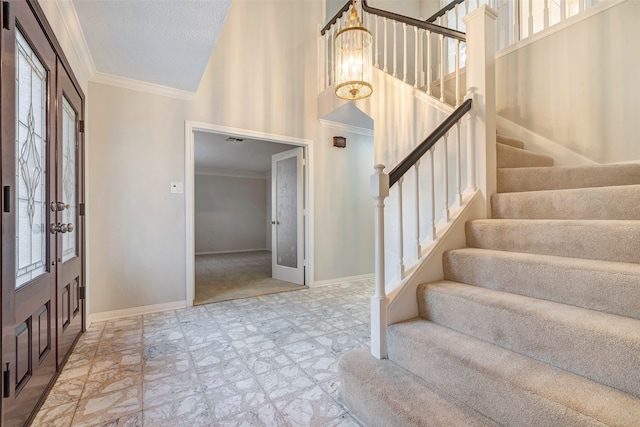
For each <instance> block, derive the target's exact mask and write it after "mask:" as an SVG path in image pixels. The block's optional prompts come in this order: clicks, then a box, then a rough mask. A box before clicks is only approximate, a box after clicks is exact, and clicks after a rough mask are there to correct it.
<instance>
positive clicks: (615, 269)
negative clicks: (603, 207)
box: [448, 248, 640, 286]
mask: <svg viewBox="0 0 640 427" xmlns="http://www.w3.org/2000/svg"><path fill="white" fill-rule="evenodd" d="M448 252H449V253H461V254H473V255H474V256H485V257H491V258H494V259H509V260H513V261H517V262H522V263H531V264H546V265H556V266H559V267H564V268H571V269H579V270H589V271H606V272H609V273H615V274H621V275H631V276H638V277H640V264H635V263H630V262H618V261H598V262H597V263H594V262H593V260H590V259H584V258H571V257H563V256H555V255H543V254H529V253H524V252H511V251H500V250H495V249H483V248H460V249H453V250H451V251H448ZM638 285H639V286H640V283H639V284H638Z"/></svg>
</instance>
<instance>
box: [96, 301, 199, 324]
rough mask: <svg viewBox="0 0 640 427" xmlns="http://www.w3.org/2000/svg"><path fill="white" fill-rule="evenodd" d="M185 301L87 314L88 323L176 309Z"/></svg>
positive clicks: (183, 304) (184, 304)
mask: <svg viewBox="0 0 640 427" xmlns="http://www.w3.org/2000/svg"><path fill="white" fill-rule="evenodd" d="M186 306H187V301H174V302H167V303H164V304H153V305H143V306H140V307H131V308H124V309H122V310H112V311H103V312H100V313H94V314H90V315H89V324H91V323H93V322H104V321H105V320H114V319H121V318H123V317H131V316H140V315H142V314H150V313H158V312H160V311H169V310H178V309H181V308H185V307H186Z"/></svg>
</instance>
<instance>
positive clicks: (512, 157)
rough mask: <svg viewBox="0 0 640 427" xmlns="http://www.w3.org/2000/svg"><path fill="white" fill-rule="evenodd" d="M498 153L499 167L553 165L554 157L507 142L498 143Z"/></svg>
mask: <svg viewBox="0 0 640 427" xmlns="http://www.w3.org/2000/svg"><path fill="white" fill-rule="evenodd" d="M496 155H497V160H498V162H497V166H498V168H526V167H543V166H553V159H552V158H551V157H547V156H543V155H540V154H536V153H532V152H530V151H526V150H521V149H518V148H514V147H510V146H508V145H505V144H496Z"/></svg>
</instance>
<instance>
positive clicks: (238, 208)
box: [194, 174, 267, 254]
mask: <svg viewBox="0 0 640 427" xmlns="http://www.w3.org/2000/svg"><path fill="white" fill-rule="evenodd" d="M266 181H267V180H266V179H255V178H241V177H232V176H216V175H198V174H197V175H196V176H195V188H194V191H195V197H194V201H195V209H194V210H195V221H194V226H195V251H196V254H198V253H212V252H214V253H215V252H232V251H243V250H255V249H265V248H266V247H267V239H266V233H265V231H264V227H265V222H266V220H267V194H266V191H265V186H266Z"/></svg>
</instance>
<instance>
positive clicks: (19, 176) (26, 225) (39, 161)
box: [15, 30, 47, 287]
mask: <svg viewBox="0 0 640 427" xmlns="http://www.w3.org/2000/svg"><path fill="white" fill-rule="evenodd" d="M46 94H47V71H46V69H45V68H44V66H43V65H42V63H41V62H40V60H39V59H38V57H37V55H36V54H35V52H34V51H33V49H31V47H30V46H29V43H27V41H26V40H25V38H24V37H23V36H22V34H21V33H20V31H18V30H16V176H15V180H16V206H17V213H16V287H20V286H22V285H24V284H26V283H28V282H30V281H31V280H33V279H35V278H37V277H38V276H40V275H42V274H44V273H45V272H46V256H47V227H46V221H47V141H46V135H47V103H46Z"/></svg>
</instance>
